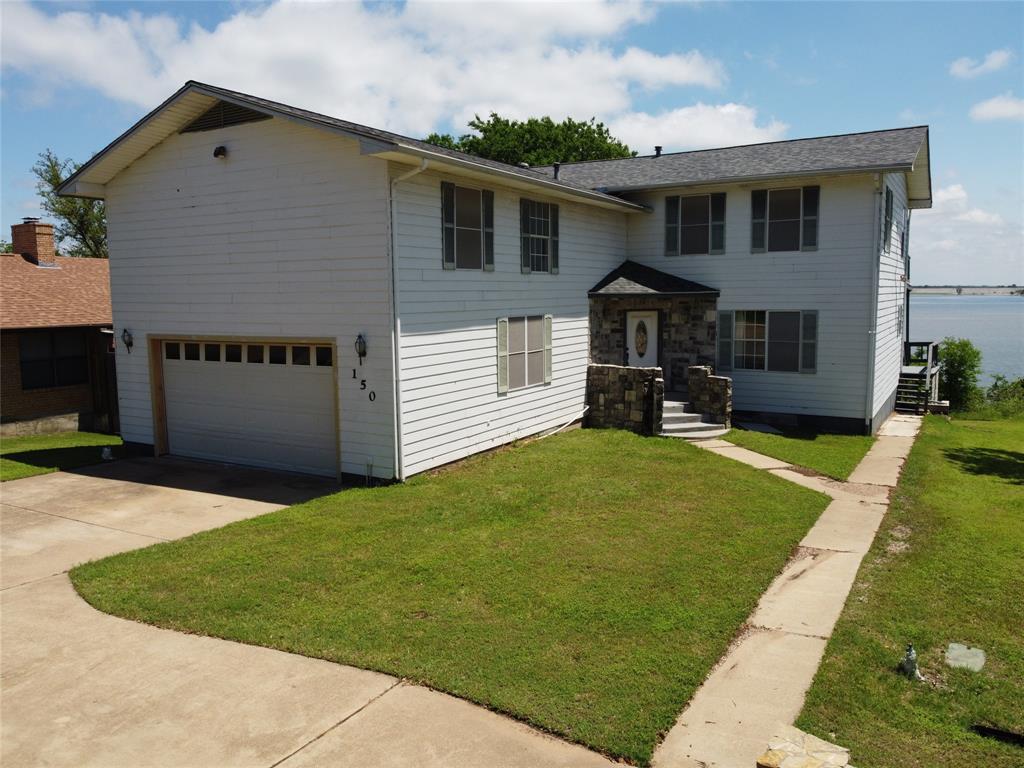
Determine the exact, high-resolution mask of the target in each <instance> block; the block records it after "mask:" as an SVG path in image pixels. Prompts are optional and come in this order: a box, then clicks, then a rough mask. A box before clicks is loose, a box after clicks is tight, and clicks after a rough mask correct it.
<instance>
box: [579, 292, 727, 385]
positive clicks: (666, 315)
mask: <svg viewBox="0 0 1024 768" xmlns="http://www.w3.org/2000/svg"><path fill="white" fill-rule="evenodd" d="M717 306H718V300H717V298H716V297H714V296H668V297H647V296H636V297H628V298H619V297H604V296H594V297H591V299H590V361H591V362H592V363H598V364H604V365H626V364H627V363H628V362H629V361H628V360H627V359H626V313H627V312H630V311H634V310H651V309H653V310H657V311H658V362H659V364H660V365H661V367H662V369H663V370H664V372H665V374H666V375H665V384H666V388H667V389H668V390H669V391H682V390H684V389H685V388H686V385H687V373H686V369H687V368H688V367H689V366H691V365H703V364H707V365H714V362H715V331H716V326H717V313H716V307H717Z"/></svg>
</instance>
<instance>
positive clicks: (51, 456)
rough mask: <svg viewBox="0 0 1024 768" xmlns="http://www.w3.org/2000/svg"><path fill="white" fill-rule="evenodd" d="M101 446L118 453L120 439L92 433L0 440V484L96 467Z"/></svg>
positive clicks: (120, 444)
mask: <svg viewBox="0 0 1024 768" xmlns="http://www.w3.org/2000/svg"><path fill="white" fill-rule="evenodd" d="M104 446H111V447H113V450H114V455H115V456H119V455H121V453H122V450H123V448H122V443H121V438H120V437H118V436H117V435H100V434H95V433H93V432H57V433H55V434H52V435H26V436H24V437H5V438H3V439H2V440H0V481H4V480H19V479H21V478H23V477H32V476H33V475H45V474H47V473H49V472H57V471H59V470H65V469H74V468H76V467H82V466H86V465H88V464H98V463H99V462H100V461H102V458H101V456H100V453H101V451H102V450H103V447H104Z"/></svg>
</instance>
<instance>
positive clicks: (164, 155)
mask: <svg viewBox="0 0 1024 768" xmlns="http://www.w3.org/2000/svg"><path fill="white" fill-rule="evenodd" d="M219 145H224V146H226V147H227V148H228V156H227V158H225V159H214V157H213V149H214V147H216V146H219ZM386 169H387V165H386V163H384V162H382V161H381V160H379V159H376V158H372V157H367V156H363V155H360V152H359V145H358V144H357V143H356V142H355V141H352V140H349V139H347V138H343V137H339V136H337V135H335V134H332V133H328V132H325V131H321V130H317V129H314V128H310V127H304V126H300V125H297V124H296V123H292V122H289V121H287V120H284V119H280V118H275V119H273V120H264V121H262V122H258V123H249V124H245V125H237V126H232V127H229V128H223V129H219V130H212V131H205V132H202V133H188V134H181V135H173V136H171V137H170V138H168V139H167V140H166V141H164V142H163V143H161V144H159V145H157V146H156V147H154V148H153V149H152V150H150V151H149V152H147V153H146V154H145V155H144V156H142V157H141V158H139V159H138V160H137V161H136V162H134V163H133V164H132V165H131V166H130V167H128V168H127V169H126V170H125V171H123V172H122V173H120V174H119V175H118V176H117V177H115V178H114V179H113V180H112V181H111V182H110V183H109V184H108V185H107V193H108V198H107V217H108V222H109V223H108V233H109V242H110V254H111V258H110V278H111V291H112V297H113V308H114V325H115V328H116V329H117V335H118V336H119V335H120V332H121V329H124V328H127V329H130V330H131V331H132V333H133V334H134V336H135V339H136V344H135V348H134V349H133V350H132V353H131V354H127V353H126V351H125V349H124V345H123V344H121V343H120V342H119V343H118V344H117V377H118V390H119V396H120V406H121V427H122V432H123V434H124V438H125V439H126V440H130V441H136V442H141V443H152V442H153V439H154V438H153V423H152V409H151V406H150V382H149V366H148V359H147V355H148V346H147V344H146V343H145V339H146V337H147V335H148V334H152V335H158V336H165V337H167V336H170V337H179V338H180V337H181V336H184V335H205V336H238V337H248V338H253V337H260V338H269V337H291V338H300V337H301V338H318V339H319V338H330V339H335V340H336V343H337V348H338V368H339V380H338V387H337V398H338V405H339V408H338V411H339V414H340V433H341V446H342V449H341V455H342V462H341V464H342V466H341V469H342V470H343V471H345V472H351V473H355V474H359V475H363V474H364V473H365V472H366V470H367V465H368V464H369V463H372V464H373V474H374V475H376V476H377V477H383V478H390V477H392V476H393V475H394V468H393V464H394V414H393V410H394V409H393V398H392V396H391V392H392V381H393V379H392V376H393V370H392V369H393V359H394V358H393V354H392V351H391V342H390V339H391V306H390V297H391V291H390V277H389V260H388V240H387V238H388V230H389V228H388V214H387V188H388V183H387V178H386ZM438 205H439V201H438ZM435 211H436V215H435V216H434V219H433V221H432V222H431V227H432V230H431V236H432V238H433V240H434V241H435V242H437V243H438V245H440V239H441V238H440V231H439V230H440V210H439V207H438V206H437V205H435ZM433 266H434V267H435V269H437V271H439V272H440V271H441V259H440V253H437V259H436V260H435V262H434V265H433ZM359 333H362V334H363V335H364V336H365V338H366V339H367V342H368V345H369V350H368V355H367V357H366V359H365V360H364V361H363V364H362V366H360V365H359V360H358V358H357V357H356V353H355V349H354V347H353V344H354V341H355V338H356V336H357V334H359ZM352 369H355V370H356V371H357V378H356V379H355V380H353V379H352V375H351V371H352ZM362 380H366V382H367V389H366V390H361V389H360V387H359V385H360V382H361V381H362ZM370 391H374V392H375V395H376V396H375V399H374V400H373V401H372V402H371V401H370V400H369V398H368V392H370ZM289 394H290V393H288V392H282V393H281V396H282V397H288V396H289Z"/></svg>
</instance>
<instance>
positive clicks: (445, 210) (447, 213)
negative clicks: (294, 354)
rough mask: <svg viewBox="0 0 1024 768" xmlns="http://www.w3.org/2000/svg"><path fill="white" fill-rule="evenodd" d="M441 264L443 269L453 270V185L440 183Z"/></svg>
mask: <svg viewBox="0 0 1024 768" xmlns="http://www.w3.org/2000/svg"><path fill="white" fill-rule="evenodd" d="M441 239H442V249H441V252H442V254H443V255H442V262H443V265H444V268H445V269H455V185H454V184H452V183H450V182H447V181H442V182H441Z"/></svg>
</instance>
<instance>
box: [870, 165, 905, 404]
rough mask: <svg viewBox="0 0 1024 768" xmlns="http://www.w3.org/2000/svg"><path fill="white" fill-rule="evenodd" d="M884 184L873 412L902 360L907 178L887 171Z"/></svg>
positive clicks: (884, 399) (889, 395) (892, 388)
mask: <svg viewBox="0 0 1024 768" xmlns="http://www.w3.org/2000/svg"><path fill="white" fill-rule="evenodd" d="M884 182H885V187H883V189H882V194H881V195H879V198H880V200H879V207H880V209H881V210H880V214H881V215H880V217H879V229H880V233H881V234H882V235H883V237H881V238H879V237H876V238H875V240H874V241H873V242H875V243H877V252H876V254H875V257H876V258H877V259H878V306H877V315H876V318H875V378H874V392H873V397H872V408H871V414H872V416H874V415H875V414H877V413H878V411H879V410H880V409H881V408H882V407H883V406H885V405H886V403H887V401H889V400H891V398H892V395H893V393H894V392H895V391H896V387H897V385H898V384H899V377H900V368H901V367H902V364H903V341H904V339H903V334H902V328H901V324H902V322H903V317H904V312H905V311H906V309H905V308H904V303H905V301H906V288H907V284H906V280H905V279H904V273H905V264H904V261H903V245H904V239H903V228H904V227H905V226H906V216H905V215H904V212H905V210H906V207H907V192H906V180H905V178H904V176H903V174H901V173H894V174H886V175H885V177H884ZM886 190H890V194H891V197H892V221H891V224H890V226H889V228H888V232H886V229H885V213H886V202H885V197H886V192H885V191H886Z"/></svg>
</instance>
